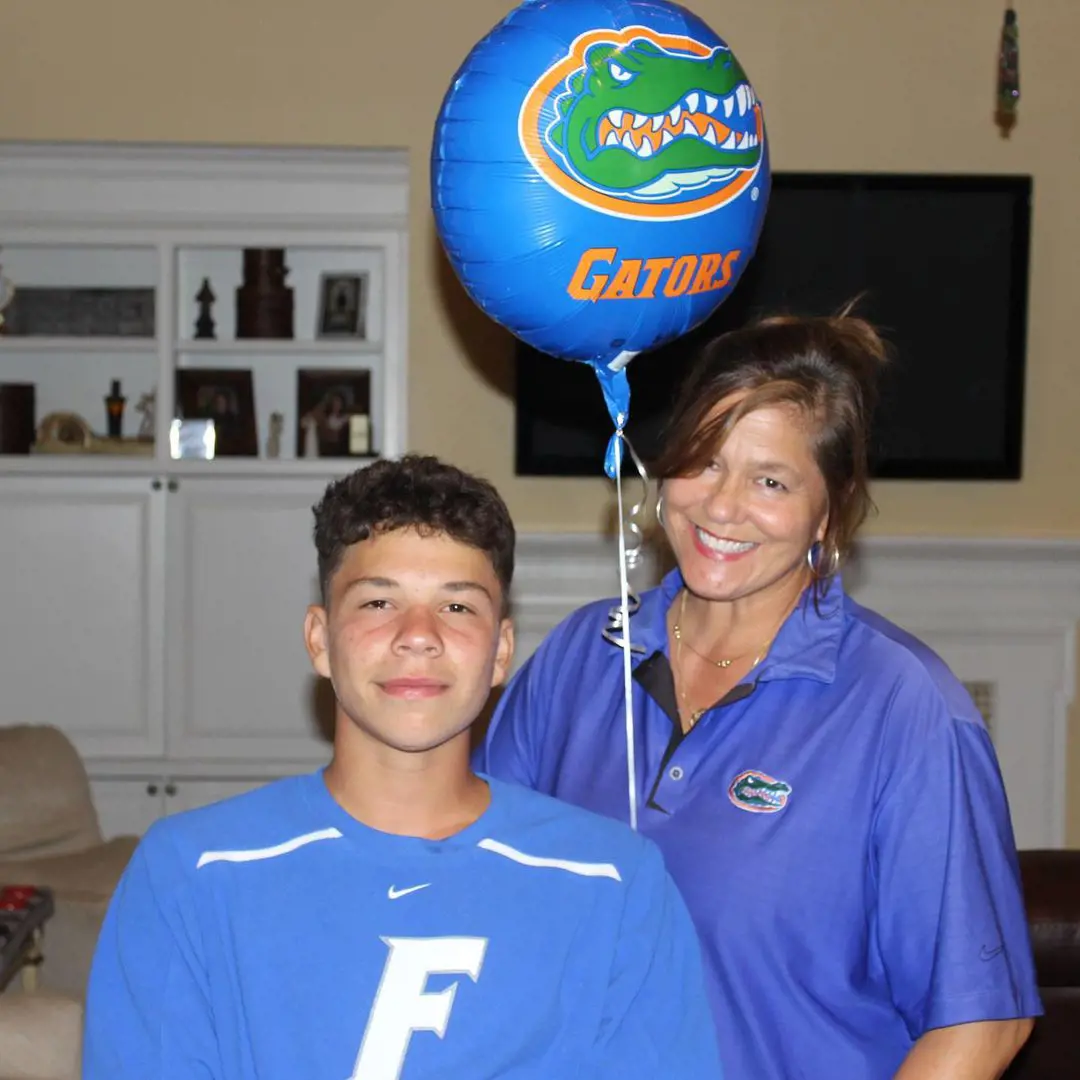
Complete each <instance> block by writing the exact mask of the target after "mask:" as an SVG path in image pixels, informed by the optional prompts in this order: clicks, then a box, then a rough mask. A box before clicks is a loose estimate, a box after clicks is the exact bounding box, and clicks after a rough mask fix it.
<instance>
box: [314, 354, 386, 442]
mask: <svg viewBox="0 0 1080 1080" xmlns="http://www.w3.org/2000/svg"><path fill="white" fill-rule="evenodd" d="M374 452H375V451H374V443H373V441H372V434H371V372H370V371H368V370H367V369H366V368H300V369H299V370H298V371H297V373H296V456H297V457H299V458H310V457H320V458H334V457H370V456H372V455H373V454H374Z"/></svg>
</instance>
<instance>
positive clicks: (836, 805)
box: [477, 571, 1041, 1080]
mask: <svg viewBox="0 0 1080 1080" xmlns="http://www.w3.org/2000/svg"><path fill="white" fill-rule="evenodd" d="M681 585H682V581H681V578H680V577H679V575H678V572H677V571H675V572H672V573H671V574H669V575H668V576H667V577H666V578H665V579H664V581H663V583H662V584H661V586H660V587H659V588H657V589H653V590H650V591H648V592H646V593H644V594H643V595H642V597H641V606H640V609H639V611H638V612H637V614H635V615H633V616H632V617H631V622H630V640H631V644H632V645H634V646H635V647H640V648H641V650H642V651H641V652H639V653H635V654H634V657H633V664H634V681H633V707H634V723H635V731H636V735H635V743H636V765H637V784H636V787H637V795H638V800H639V802H638V805H639V822H638V824H639V828H640V829H641V831H642V833H643V834H644V835H646V836H648V837H650V838H652V839H654V840H655V841H656V842H657V843H658V844H659V845H660V847H661V849H662V851H663V852H664V856H665V859H666V860H667V864H668V868H669V869H670V870H671V872H672V874H673V876H674V878H675V881H676V883H677V884H678V885H679V887H680V888H681V890H682V893H683V896H684V897H685V898H686V901H687V903H688V905H689V908H690V912H691V915H692V916H693V918H694V921H695V923H696V925H697V927H698V931H699V933H700V935H701V938H702V943H703V946H704V950H705V957H706V973H707V978H708V981H709V991H710V997H711V1002H712V1007H713V1013H714V1016H715V1019H716V1023H717V1027H718V1030H719V1035H720V1045H721V1047H722V1050H723V1055H724V1066H725V1068H726V1069H727V1072H728V1075H729V1076H732V1077H744V1076H746V1077H749V1076H753V1077H755V1080H835V1078H837V1077H842V1078H844V1080H847V1078H848V1077H852V1078H856V1077H857V1078H858V1080H886V1078H889V1080H891V1077H892V1076H893V1074H894V1072H895V1071H896V1069H897V1067H898V1066H899V1065H900V1063H901V1061H902V1060H903V1059H904V1057H905V1055H906V1054H907V1052H908V1051H909V1049H910V1048H911V1046H912V1044H913V1043H914V1042H915V1040H917V1039H918V1038H919V1036H921V1035H922V1034H923V1033H924V1032H926V1031H928V1030H929V1029H931V1028H937V1027H944V1026H949V1025H953V1024H960V1023H964V1022H968V1021H977V1020H995V1019H1008V1018H1016V1017H1025V1016H1034V1015H1038V1014H1039V1013H1040V1012H1041V1007H1040V1003H1039V997H1038V993H1037V989H1036V987H1037V983H1036V978H1035V974H1034V969H1033V962H1032V954H1031V947H1030V943H1029V939H1028V930H1027V923H1026V919H1025V913H1024V907H1023V899H1022V893H1021V888H1020V884H1019V872H1018V866H1017V860H1016V850H1015V842H1014V839H1013V834H1012V827H1011V824H1010V819H1009V812H1008V807H1007V805H1006V800H1005V795H1004V789H1003V785H1002V781H1001V776H1000V773H999V770H998V766H997V761H996V758H995V756H994V751H993V749H992V746H991V743H990V740H989V737H988V735H987V731H986V728H985V726H984V725H983V723H982V721H981V719H980V717H979V715H978V713H977V711H976V709H975V707H974V705H973V704H972V702H971V699H970V698H969V697H968V695H967V693H966V692H965V691H964V689H963V687H962V686H961V685H960V683H959V682H958V681H957V680H956V679H955V678H954V676H953V675H952V674H951V673H950V672H949V670H948V669H947V668H946V666H945V664H944V663H943V662H942V661H941V660H940V659H939V658H938V657H937V656H936V655H935V654H934V653H932V652H931V651H930V650H929V649H928V648H927V647H926V646H925V645H923V644H922V643H920V642H918V641H916V640H915V639H914V638H912V637H910V636H909V635H907V634H905V633H904V632H903V631H901V630H899V629H898V628H897V627H895V626H893V625H892V624H890V623H888V622H886V621H885V620H884V619H882V618H880V617H879V616H877V615H875V614H873V613H872V612H870V611H867V610H865V609H864V608H862V607H860V606H859V605H858V604H856V603H854V602H853V601H852V600H851V599H849V598H848V597H846V596H845V595H844V592H843V588H842V585H841V583H840V582H839V580H835V581H834V582H833V583H832V585H831V587H830V589H829V591H828V593H827V594H826V595H825V596H824V597H823V598H821V599H820V602H819V603H818V604H817V605H815V603H814V601H813V598H812V595H811V594H810V593H809V592H808V593H807V594H806V595H805V596H804V598H803V600H802V601H801V603H800V605H799V606H798V607H797V608H796V610H795V612H794V613H793V614H792V615H791V616H790V617H789V618H788V620H787V622H786V623H785V625H784V626H783V628H782V629H781V632H780V633H779V635H778V636H777V638H776V640H775V642H774V644H773V647H772V649H771V650H770V652H769V655H768V657H767V658H766V660H765V661H763V663H762V664H761V666H760V667H759V668H758V669H757V670H755V671H753V672H752V673H751V674H750V676H748V677H747V679H746V680H744V682H743V683H740V684H739V685H738V686H736V687H735V688H734V689H733V690H732V691H731V693H729V694H728V695H727V697H726V698H725V699H724V701H723V702H722V703H719V704H718V705H716V706H714V707H713V708H712V709H711V710H710V711H709V712H708V713H706V714H705V715H704V716H703V717H702V718H701V719H700V720H699V721H698V723H697V724H696V725H695V727H694V728H693V729H692V730H691V731H690V733H689V734H688V735H686V736H685V737H681V726H680V725H678V723H677V722H674V717H675V715H676V707H675V694H674V686H673V679H672V674H671V666H670V661H669V657H668V637H667V625H666V618H667V612H668V609H669V608H670V606H671V603H672V601H673V600H674V598H675V597H676V595H677V593H678V591H679V589H680V587H681ZM613 606H617V605H616V602H615V601H608V602H604V603H598V604H591V605H589V606H587V607H585V608H582V609H581V610H579V611H577V612H576V613H574V614H573V615H571V616H570V617H569V618H568V619H567V620H565V621H564V622H563V623H562V624H561V625H560V626H559V627H557V628H556V629H555V630H554V631H553V632H552V633H551V634H550V635H549V636H548V637H547V639H546V640H545V641H544V642H543V643H542V645H541V646H540V648H539V649H538V651H537V652H536V653H535V654H534V655H533V656H532V657H530V658H529V660H528V662H527V663H526V664H525V665H524V666H523V668H522V670H521V671H520V672H518V673H517V675H516V676H515V678H514V679H513V680H512V681H511V684H510V686H509V687H508V688H507V691H506V693H505V694H504V695H503V697H502V699H501V701H500V703H499V707H498V709H497V711H496V715H495V717H494V720H493V722H492V725H491V727H490V729H489V732H488V736H487V742H486V744H485V746H484V747H483V748H482V749H481V751H480V752H479V754H478V760H477V766H478V767H479V768H482V769H483V770H484V771H485V772H490V773H492V774H494V775H496V776H502V777H505V778H511V779H514V780H517V781H518V782H520V783H523V784H526V785H528V786H530V787H533V788H535V789H537V790H539V791H543V792H547V793H550V794H553V795H556V796H558V797H559V798H563V799H566V800H568V801H570V802H573V803H576V804H578V805H580V806H584V807H587V808H589V809H592V810H596V811H599V812H601V813H605V814H609V815H611V816H612V817H615V818H619V819H622V820H624V821H625V820H627V818H628V813H629V810H628V792H627V779H626V761H627V757H626V748H625V747H626V744H625V711H624V710H625V704H624V692H623V656H622V650H621V647H620V646H618V645H614V644H612V643H610V642H609V641H608V640H606V639H605V637H604V636H603V631H604V629H605V627H607V626H608V622H609V619H608V616H609V612H610V611H611V609H612V607H613Z"/></svg>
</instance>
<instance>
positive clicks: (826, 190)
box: [515, 172, 1032, 480]
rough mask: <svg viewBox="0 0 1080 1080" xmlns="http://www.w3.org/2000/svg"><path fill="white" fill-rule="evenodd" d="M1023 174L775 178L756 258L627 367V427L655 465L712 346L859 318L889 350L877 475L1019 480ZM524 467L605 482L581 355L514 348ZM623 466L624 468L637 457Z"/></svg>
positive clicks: (594, 394) (876, 436) (592, 386)
mask: <svg viewBox="0 0 1080 1080" xmlns="http://www.w3.org/2000/svg"><path fill="white" fill-rule="evenodd" d="M1031 194H1032V185H1031V178H1030V177H1029V176H990V175H973V176H960V175H909V174H882V173H867V174H851V173H844V174H839V173H791V172H788V173H784V172H777V173H774V174H773V188H772V194H771V197H770V201H769V208H768V211H767V213H766V218H765V224H764V227H763V229H762V234H761V239H760V241H759V244H758V249H757V253H756V254H755V256H754V258H753V259H752V260H751V262H750V263H749V265H748V266H747V268H746V270H745V271H744V273H743V276H742V278H741V279H740V280H739V282H738V284H737V285H736V287H735V288H734V290H732V293H731V294H730V296H729V297H728V298H727V300H726V301H725V302H724V303H723V304H721V305H720V307H719V308H718V309H717V310H716V311H715V312H714V313H713V315H712V316H710V318H709V319H707V320H706V321H705V322H704V323H702V324H701V325H700V326H699V327H697V328H696V329H695V330H693V331H691V332H689V333H688V334H685V335H684V336H683V337H681V338H679V339H677V340H676V341H674V342H670V343H668V344H667V345H664V346H662V347H661V348H659V349H655V350H653V351H651V352H649V353H644V354H642V355H641V356H638V357H637V358H635V359H634V360H633V361H632V362H631V363H630V366H629V369H628V371H629V379H630V386H631V403H630V417H631V419H630V423H629V424H628V426H627V435H628V437H629V438H630V440H631V442H632V443H633V444H634V446H635V448H636V449H637V451H638V453H639V454H640V455H641V456H643V457H645V458H646V459H648V458H651V457H652V456H653V455H654V454H655V452H656V449H657V445H658V438H659V435H660V432H661V430H662V427H663V424H664V421H665V418H666V415H667V412H668V410H669V408H670V405H671V402H672V400H673V396H674V394H675V392H676V391H677V388H678V384H679V382H680V380H681V378H682V377H683V375H684V374H685V372H686V370H687V368H688V366H689V363H690V361H691V360H692V359H693V357H694V355H695V353H696V351H697V350H698V349H699V347H700V346H701V344H702V343H704V342H705V341H707V340H708V339H709V338H711V337H713V336H715V335H717V334H720V333H723V332H724V331H725V330H729V329H733V328H735V327H738V326H740V325H742V324H744V323H745V322H747V321H748V320H749V319H751V318H753V317H755V316H757V315H759V314H765V313H773V312H780V311H784V312H795V313H799V314H828V313H831V312H834V311H836V310H838V309H839V308H840V307H841V306H842V305H843V304H844V303H845V302H847V301H848V300H850V299H851V298H853V297H855V296H859V295H861V296H862V297H863V299H862V301H861V302H860V304H859V306H858V308H857V311H858V313H859V314H861V315H863V316H864V317H866V318H868V319H870V320H871V321H872V322H874V323H875V324H876V325H877V326H878V327H879V328H880V329H881V330H882V332H883V334H884V335H885V337H886V338H887V339H888V341H889V342H890V344H891V346H892V353H893V356H892V362H891V364H890V365H889V367H888V368H887V371H886V373H885V376H884V378H883V380H882V383H881V401H880V404H879V407H878V411H877V414H876V417H875V423H874V432H873V440H872V446H871V465H872V471H873V475H874V476H875V477H879V478H897V479H926V480H931V479H933V480H1016V479H1019V478H1020V475H1021V466H1022V461H1021V451H1022V444H1023V416H1024V375H1025V346H1026V337H1027V298H1028V252H1029V246H1030V231H1031ZM515 362H516V387H515V414H516V416H515V418H516V447H515V456H516V469H517V473H518V475H521V476H598V475H602V471H603V458H604V449H605V447H606V445H607V441H608V439H609V437H610V435H611V421H610V419H609V417H608V414H607V411H606V409H605V408H604V403H603V397H602V395H601V393H600V388H599V384H598V383H597V380H596V376H595V375H594V374H593V372H592V369H591V368H589V367H588V366H587V365H585V364H580V363H574V362H571V361H565V360H557V359H555V358H553V357H549V356H544V355H543V354H539V353H537V352H535V351H534V350H532V349H531V348H530V347H528V346H527V345H524V344H521V343H518V345H517V350H516V358H515ZM627 467H628V468H630V464H629V462H628V463H627Z"/></svg>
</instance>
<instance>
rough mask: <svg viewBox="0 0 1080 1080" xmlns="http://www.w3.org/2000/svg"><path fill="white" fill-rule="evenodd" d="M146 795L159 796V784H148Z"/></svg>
mask: <svg viewBox="0 0 1080 1080" xmlns="http://www.w3.org/2000/svg"><path fill="white" fill-rule="evenodd" d="M146 794H147V795H156V794H157V784H147V785H146Z"/></svg>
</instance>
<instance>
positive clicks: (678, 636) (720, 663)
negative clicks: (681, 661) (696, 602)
mask: <svg viewBox="0 0 1080 1080" xmlns="http://www.w3.org/2000/svg"><path fill="white" fill-rule="evenodd" d="M685 617H686V590H685V589H683V591H682V596H681V597H680V599H679V617H678V619H676V620H675V622H674V623H672V625H671V633H672V636H673V637H674V638H675V640H676V641H677V642H678V643H679V649H680V652H681V650H682V646H683V639H682V629H681V628H680V626H679V624H680V623H681V622H682V621H683V619H684V618H685ZM771 643H772V638H769V640H768V641H766V642H765V644H764V645H763V646H762V647H761V652H759V653H758V654H757V656H756V657H754V662H753V663H752V664H751V665H750V670H751V671H753V670H754V668H756V667H757V666H758V664H760V663H761V661H762V660H763V659H764V657H765V653H766V651H767V650H768V648H769V645H770V644H771ZM685 644H686V647H687V648H688V649H689V650H690V651H691V652H692V653H693V654H694V655H695V656H699V657H701V659H702V660H704V661H705V662H706V663H709V664H712V665H713V666H714V667H718V668H720V670H721V671H724V670H726V669H727V668H729V667H731V665H732V664H734V663H735V661H736V660H738V659H739V657H737V656H735V657H732V658H731V659H730V660H714V659H713V658H712V657H711V656H706V655H705V654H704V653H703V652H700V651H699V650H698V649H695V648H694V646H693V645H691V644H690V642H689V641H687V642H686V643H685Z"/></svg>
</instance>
